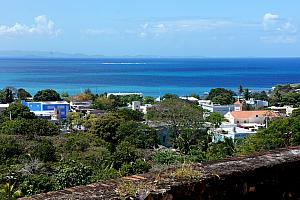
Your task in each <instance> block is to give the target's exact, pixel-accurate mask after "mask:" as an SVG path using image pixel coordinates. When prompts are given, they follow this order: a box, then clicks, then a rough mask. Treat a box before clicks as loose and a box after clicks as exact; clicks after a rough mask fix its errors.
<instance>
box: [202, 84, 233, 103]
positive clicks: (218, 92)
mask: <svg viewBox="0 0 300 200" xmlns="http://www.w3.org/2000/svg"><path fill="white" fill-rule="evenodd" d="M233 96H234V92H233V91H231V90H226V89H224V88H214V89H211V91H210V92H209V94H208V96H207V97H206V99H207V100H211V101H212V102H213V103H215V104H221V105H227V104H232V103H234V98H233Z"/></svg>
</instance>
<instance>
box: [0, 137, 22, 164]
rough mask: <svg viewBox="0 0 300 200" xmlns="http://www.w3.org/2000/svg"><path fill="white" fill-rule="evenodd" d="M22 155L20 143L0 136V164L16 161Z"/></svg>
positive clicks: (11, 138)
mask: <svg viewBox="0 0 300 200" xmlns="http://www.w3.org/2000/svg"><path fill="white" fill-rule="evenodd" d="M22 153H23V148H22V145H21V144H20V142H18V140H17V139H16V138H15V137H11V136H5V135H0V163H1V164H2V163H5V162H7V161H9V160H12V159H17V158H18V157H19V155H21V154H22Z"/></svg>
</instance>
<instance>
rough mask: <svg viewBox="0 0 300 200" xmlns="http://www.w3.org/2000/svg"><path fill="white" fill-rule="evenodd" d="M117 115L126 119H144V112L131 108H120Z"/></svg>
mask: <svg viewBox="0 0 300 200" xmlns="http://www.w3.org/2000/svg"><path fill="white" fill-rule="evenodd" d="M116 113H117V115H118V116H120V117H121V118H123V119H124V120H125V121H143V120H144V119H143V118H144V114H143V113H142V112H140V111H136V110H131V109H127V108H123V109H119V110H117V111H116Z"/></svg>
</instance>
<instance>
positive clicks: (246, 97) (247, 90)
mask: <svg viewBox="0 0 300 200" xmlns="http://www.w3.org/2000/svg"><path fill="white" fill-rule="evenodd" d="M243 95H244V99H246V100H249V99H250V92H249V89H248V88H247V89H245V90H244V93H243Z"/></svg>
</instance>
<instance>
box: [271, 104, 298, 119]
mask: <svg viewBox="0 0 300 200" xmlns="http://www.w3.org/2000/svg"><path fill="white" fill-rule="evenodd" d="M269 109H271V110H272V111H274V112H276V113H278V114H279V115H281V116H283V117H288V116H291V114H292V113H293V110H296V109H299V108H293V107H292V106H281V107H278V106H271V107H269Z"/></svg>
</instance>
